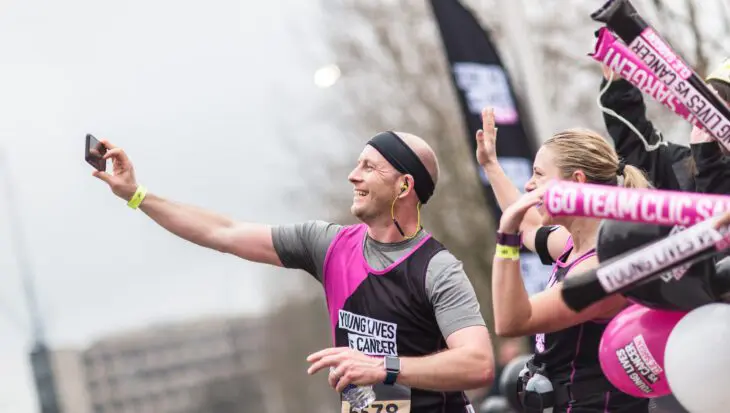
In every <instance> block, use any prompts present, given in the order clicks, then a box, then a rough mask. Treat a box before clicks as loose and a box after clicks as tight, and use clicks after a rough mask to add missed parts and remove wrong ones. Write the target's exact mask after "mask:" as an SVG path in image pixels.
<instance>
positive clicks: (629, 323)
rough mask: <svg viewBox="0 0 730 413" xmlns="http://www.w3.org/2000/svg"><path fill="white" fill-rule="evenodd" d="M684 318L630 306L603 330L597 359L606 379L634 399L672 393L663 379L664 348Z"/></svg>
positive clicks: (675, 314)
mask: <svg viewBox="0 0 730 413" xmlns="http://www.w3.org/2000/svg"><path fill="white" fill-rule="evenodd" d="M685 314H687V313H686V312H680V311H667V310H657V309H651V308H648V307H644V306H642V305H638V304H632V305H630V306H629V307H627V308H625V309H624V310H623V311H621V312H620V313H618V314H617V315H616V317H614V318H613V319H612V320H611V321H610V322H609V323H608V325H607V326H606V330H605V331H604V332H603V336H602V337H601V343H600V345H599V348H598V358H599V360H600V362H601V369H603V373H604V374H605V375H606V378H607V379H608V380H609V381H610V382H611V383H612V384H613V385H614V386H616V388H617V389H619V390H621V391H622V392H624V393H626V394H629V395H632V396H634V397H643V398H655V397H661V396H666V395H668V394H670V393H671V390H670V388H669V383H668V382H667V378H666V377H665V375H664V348H665V346H666V345H667V339H668V338H669V334H670V333H671V332H672V329H674V326H675V325H677V323H678V322H679V320H681V319H682V317H684V315H685Z"/></svg>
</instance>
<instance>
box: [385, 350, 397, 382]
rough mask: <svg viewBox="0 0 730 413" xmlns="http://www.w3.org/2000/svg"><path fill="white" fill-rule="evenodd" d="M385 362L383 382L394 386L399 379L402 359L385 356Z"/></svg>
mask: <svg viewBox="0 0 730 413" xmlns="http://www.w3.org/2000/svg"><path fill="white" fill-rule="evenodd" d="M383 363H384V364H385V380H383V383H384V384H387V385H391V386H392V385H393V384H395V382H396V380H397V379H398V374H400V359H399V358H398V357H392V356H385V358H384V361H383Z"/></svg>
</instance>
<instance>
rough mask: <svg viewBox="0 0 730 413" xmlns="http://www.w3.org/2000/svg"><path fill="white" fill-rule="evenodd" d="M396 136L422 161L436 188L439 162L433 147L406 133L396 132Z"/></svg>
mask: <svg viewBox="0 0 730 413" xmlns="http://www.w3.org/2000/svg"><path fill="white" fill-rule="evenodd" d="M395 134H396V135H398V137H399V138H401V139H402V140H403V142H405V144H406V145H408V147H409V148H411V150H412V151H413V152H414V153H415V154H416V156H418V159H420V160H421V163H423V166H424V167H425V168H426V170H427V171H428V174H429V175H431V180H433V186H434V187H436V184H437V183H438V179H439V161H438V158H437V157H436V152H434V151H433V149H431V146H430V145H429V144H428V143H426V141H424V140H423V139H421V138H419V137H418V136H416V135H413V134H411V133H406V132H395Z"/></svg>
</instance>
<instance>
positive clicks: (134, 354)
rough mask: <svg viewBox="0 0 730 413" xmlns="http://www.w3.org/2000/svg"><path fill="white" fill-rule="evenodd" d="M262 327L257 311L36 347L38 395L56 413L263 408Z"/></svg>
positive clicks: (46, 409)
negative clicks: (81, 345)
mask: <svg viewBox="0 0 730 413" xmlns="http://www.w3.org/2000/svg"><path fill="white" fill-rule="evenodd" d="M265 328H266V325H265V324H264V320H262V319H259V318H244V317H237V318H226V317H218V318H205V319H199V320H194V321H189V322H182V323H177V324H162V325H155V326H150V327H147V328H144V329H139V330H135V331H128V332H122V333H118V334H115V335H113V336H109V337H105V338H101V339H100V340H98V341H96V342H95V343H94V344H92V345H91V346H90V347H89V348H87V349H83V350H81V349H80V350H73V349H51V350H49V351H48V352H47V353H45V356H42V354H44V353H42V352H36V353H35V354H34V356H33V359H34V362H33V365H34V373H35V377H36V385H37V386H38V395H39V402H40V404H41V405H43V406H44V409H43V411H44V412H59V413H60V412H64V413H66V412H68V413H147V412H149V413H155V412H169V413H187V412H193V411H201V410H199V409H200V408H206V409H212V408H214V407H215V409H218V410H216V411H221V410H220V409H221V408H223V407H221V406H226V405H230V406H234V405H235V406H237V407H238V408H240V407H242V406H246V407H255V410H256V411H266V410H265V409H264V410H261V409H262V408H263V406H262V402H263V395H264V394H265V392H266V387H265V383H266V381H265V380H262V378H264V377H265V374H264V369H265V366H266V360H265V359H264V358H263V357H262V355H263V354H265V346H266V340H267V339H268V337H269V336H268V335H267V333H266V330H265ZM45 358H47V359H48V361H49V362H48V363H45V360H44V359H45ZM49 373H50V374H49ZM51 376H52V378H53V379H52V380H49V379H48V378H49V377H51ZM226 386H229V387H230V388H226ZM226 390H228V393H229V394H226ZM216 406H217V407H216ZM205 411H208V410H205Z"/></svg>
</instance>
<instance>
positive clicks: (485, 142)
mask: <svg viewBox="0 0 730 413" xmlns="http://www.w3.org/2000/svg"><path fill="white" fill-rule="evenodd" d="M482 128H483V129H482V130H480V131H478V132H477V136H476V142H477V150H476V156H477V161H478V162H479V165H480V166H481V168H482V170H483V171H484V174H485V175H486V177H487V179H489V185H490V186H491V187H492V191H494V196H495V198H496V199H497V203H498V204H499V208H500V209H501V210H502V211H503V212H504V211H506V210H507V209H508V208H510V207H511V206H512V205H514V204H515V203H516V202H517V201H518V200H519V199H520V198H521V197H522V196H523V195H522V193H520V191H519V189H517V187H516V186H515V185H514V184H513V183H512V180H511V179H510V178H509V176H507V174H506V173H505V172H504V169H502V166H501V165H500V164H499V160H498V159H497V150H496V148H497V145H496V141H497V128H496V127H495V123H494V110H493V109H492V108H486V109H484V110H483V111H482ZM542 226H543V225H542V217H541V216H540V213H539V212H537V209H535V208H529V209H527V210H526V211H525V212H524V215H523V216H522V220H521V222H520V223H519V232H522V243H523V245H524V246H525V248H527V249H529V250H530V251H533V252H538V253H539V251H537V250H536V248H537V246H536V243H535V240H536V236H537V233H538V231H539V230H540V228H542ZM568 236H569V234H568V232H567V231H566V230H565V229H564V228H558V229H557V230H555V231H553V232H552V233H550V236H549V238H548V241H547V248H548V252H549V254H550V256H551V257H552V259H553V261H554V260H556V259H557V258H558V257H559V256H560V253H561V252H562V251H563V247H564V246H565V242H566V241H567V240H568Z"/></svg>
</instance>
